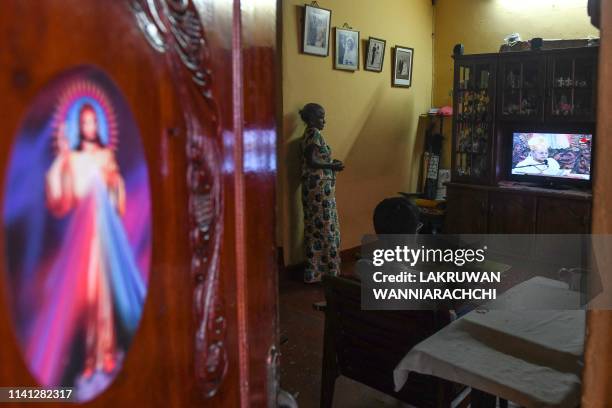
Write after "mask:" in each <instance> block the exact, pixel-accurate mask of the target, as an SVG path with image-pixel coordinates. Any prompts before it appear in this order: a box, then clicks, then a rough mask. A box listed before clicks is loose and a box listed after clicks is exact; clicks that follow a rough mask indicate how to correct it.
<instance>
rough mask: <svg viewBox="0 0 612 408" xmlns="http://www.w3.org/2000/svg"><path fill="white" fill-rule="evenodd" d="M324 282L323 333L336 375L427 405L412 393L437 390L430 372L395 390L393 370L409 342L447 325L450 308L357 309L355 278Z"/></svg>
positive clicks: (358, 292)
mask: <svg viewBox="0 0 612 408" xmlns="http://www.w3.org/2000/svg"><path fill="white" fill-rule="evenodd" d="M323 281H324V286H325V298H326V301H327V309H326V312H325V318H326V323H325V326H326V328H325V330H326V336H332V338H333V345H334V349H335V353H336V358H337V365H338V369H339V374H342V375H344V376H346V377H349V378H352V379H354V380H356V381H359V382H361V383H364V384H366V385H369V386H371V387H373V388H376V389H378V390H380V391H382V392H384V393H386V394H389V395H394V396H396V397H398V398H400V399H402V400H404V401H406V402H411V403H417V402H418V403H419V406H429V405H430V404H427V403H425V401H419V400H418V399H415V398H418V397H419V395H420V396H421V397H423V396H425V395H429V396H431V395H434V396H435V395H436V393H437V390H436V388H435V387H436V386H437V385H438V384H437V383H435V381H432V380H431V379H432V377H427V376H420V375H417V374H412V375H411V376H410V378H409V381H408V383H407V385H406V386H405V387H404V388H403V389H402V390H401V391H400V393H399V394H398V393H395V392H394V385H393V369H394V368H395V366H396V365H397V364H398V363H399V361H400V360H401V359H402V358H403V357H404V356H405V355H406V353H407V352H408V351H409V350H410V349H411V348H412V347H414V346H415V345H416V344H417V343H419V342H421V341H422V340H424V339H425V338H427V337H429V336H431V335H432V334H433V333H435V332H436V331H438V330H439V329H440V328H442V327H443V326H445V325H446V324H448V323H449V322H450V315H449V313H448V312H447V311H421V310H419V311H368V310H361V283H360V282H359V281H357V280H353V279H347V278H342V277H328V276H326V277H325V278H324V280H323ZM411 380H412V381H411ZM428 390H429V391H430V392H427V391H428ZM402 395H404V397H402ZM406 395H407V396H408V398H405V397H406Z"/></svg>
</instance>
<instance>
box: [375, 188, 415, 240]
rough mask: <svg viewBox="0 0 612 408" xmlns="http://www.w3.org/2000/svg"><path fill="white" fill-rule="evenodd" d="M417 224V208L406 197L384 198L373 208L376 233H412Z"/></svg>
mask: <svg viewBox="0 0 612 408" xmlns="http://www.w3.org/2000/svg"><path fill="white" fill-rule="evenodd" d="M418 225H419V209H418V208H417V206H416V205H414V204H413V203H412V202H411V201H409V200H408V199H407V198H404V197H393V198H386V199H384V200H382V201H381V202H380V203H379V204H378V205H377V206H376V208H375V209H374V231H376V233H377V234H382V235H385V234H414V233H416V231H417V227H418Z"/></svg>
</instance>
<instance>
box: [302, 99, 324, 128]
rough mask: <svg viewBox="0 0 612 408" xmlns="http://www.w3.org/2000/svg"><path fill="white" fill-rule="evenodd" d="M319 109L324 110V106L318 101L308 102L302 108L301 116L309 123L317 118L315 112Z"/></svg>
mask: <svg viewBox="0 0 612 408" xmlns="http://www.w3.org/2000/svg"><path fill="white" fill-rule="evenodd" d="M318 110H323V107H322V106H321V105H319V104H318V103H307V104H306V105H304V107H303V108H302V109H300V118H302V121H304V123H306V124H308V123H310V121H311V120H313V119H314V118H315V114H316V113H317V111H318Z"/></svg>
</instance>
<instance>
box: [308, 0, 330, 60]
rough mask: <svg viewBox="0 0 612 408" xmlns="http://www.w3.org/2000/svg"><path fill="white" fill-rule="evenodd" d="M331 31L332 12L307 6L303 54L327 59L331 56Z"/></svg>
mask: <svg viewBox="0 0 612 408" xmlns="http://www.w3.org/2000/svg"><path fill="white" fill-rule="evenodd" d="M330 29H331V10H327V9H324V8H320V7H314V6H310V5H308V4H305V5H304V27H303V31H302V38H303V42H302V52H303V53H304V54H310V55H317V56H320V57H327V56H328V55H329V33H330Z"/></svg>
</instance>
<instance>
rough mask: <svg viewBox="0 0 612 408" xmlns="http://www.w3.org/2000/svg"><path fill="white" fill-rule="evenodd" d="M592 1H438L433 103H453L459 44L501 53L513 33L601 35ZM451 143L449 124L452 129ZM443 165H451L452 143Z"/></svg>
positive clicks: (526, 35)
mask: <svg viewBox="0 0 612 408" xmlns="http://www.w3.org/2000/svg"><path fill="white" fill-rule="evenodd" d="M586 6H587V0H437V1H436V6H435V10H434V13H435V19H434V31H435V40H434V51H435V54H434V67H435V69H434V96H433V100H434V105H435V106H443V105H450V104H451V103H452V102H451V101H452V98H451V95H450V94H451V88H452V87H453V60H452V58H451V55H452V53H453V47H454V45H455V44H457V43H462V44H463V45H464V46H465V53H466V54H478V53H484V52H497V51H499V47H500V45H501V44H502V43H503V40H504V37H506V36H507V35H508V34H511V33H514V32H518V33H519V34H520V35H521V38H522V39H523V40H529V39H531V38H533V37H542V38H545V39H573V38H587V37H588V36H593V37H599V31H598V30H597V29H596V28H595V27H593V26H592V25H591V23H590V20H589V17H588V15H587V11H586ZM447 130H448V139H447V140H449V141H450V126H448V127H447ZM445 148H446V154H445V155H444V158H445V159H446V160H443V165H444V166H446V167H448V166H450V163H449V159H448V158H449V157H450V155H449V152H450V142H448V143H446V144H445Z"/></svg>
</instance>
